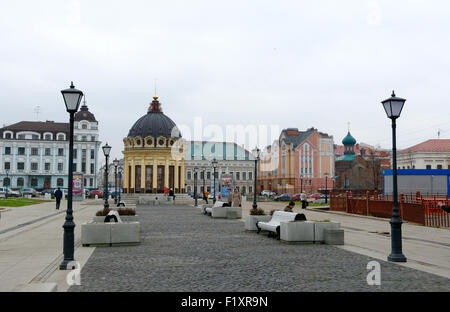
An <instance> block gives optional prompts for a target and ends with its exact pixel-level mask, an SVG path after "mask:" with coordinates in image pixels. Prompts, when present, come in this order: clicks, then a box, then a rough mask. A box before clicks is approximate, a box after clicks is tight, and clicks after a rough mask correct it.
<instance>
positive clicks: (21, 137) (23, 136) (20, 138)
mask: <svg viewBox="0 0 450 312" xmlns="http://www.w3.org/2000/svg"><path fill="white" fill-rule="evenodd" d="M17 137H18V138H19V140H25V134H19V135H18V136H17Z"/></svg>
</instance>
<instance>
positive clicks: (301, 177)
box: [300, 173, 303, 193]
mask: <svg viewBox="0 0 450 312" xmlns="http://www.w3.org/2000/svg"><path fill="white" fill-rule="evenodd" d="M300 193H303V173H302V174H300Z"/></svg>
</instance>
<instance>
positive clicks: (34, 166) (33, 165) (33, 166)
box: [31, 162, 38, 171]
mask: <svg viewBox="0 0 450 312" xmlns="http://www.w3.org/2000/svg"><path fill="white" fill-rule="evenodd" d="M31 170H33V171H36V170H38V163H36V162H32V163H31Z"/></svg>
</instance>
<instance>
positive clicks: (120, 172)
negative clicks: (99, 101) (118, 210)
mask: <svg viewBox="0 0 450 312" xmlns="http://www.w3.org/2000/svg"><path fill="white" fill-rule="evenodd" d="M122 170H123V168H122V167H119V173H118V174H119V195H118V196H119V199H118V200H117V207H120V188H121V186H122Z"/></svg>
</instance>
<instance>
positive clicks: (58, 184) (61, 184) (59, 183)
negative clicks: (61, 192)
mask: <svg viewBox="0 0 450 312" xmlns="http://www.w3.org/2000/svg"><path fill="white" fill-rule="evenodd" d="M56 186H59V187H62V186H64V180H63V179H61V178H58V180H56Z"/></svg>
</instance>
